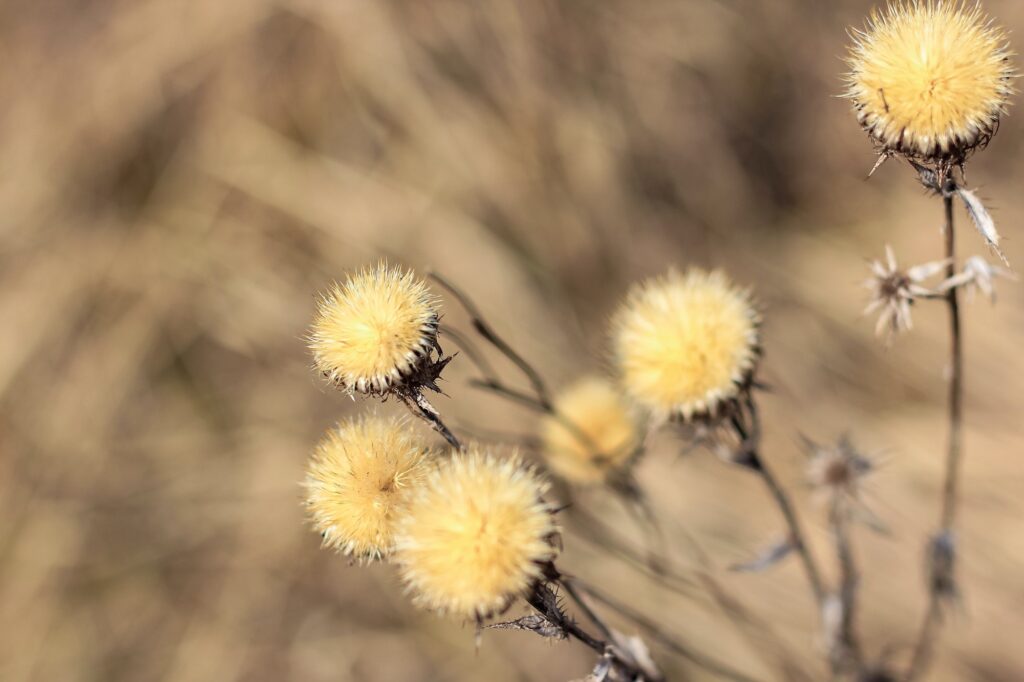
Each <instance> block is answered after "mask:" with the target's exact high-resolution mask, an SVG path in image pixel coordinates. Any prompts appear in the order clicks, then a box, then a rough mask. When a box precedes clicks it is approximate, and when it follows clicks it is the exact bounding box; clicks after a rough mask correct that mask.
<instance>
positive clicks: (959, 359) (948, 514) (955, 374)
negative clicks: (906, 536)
mask: <svg viewBox="0 0 1024 682" xmlns="http://www.w3.org/2000/svg"><path fill="white" fill-rule="evenodd" d="M943 204H944V207H945V212H946V224H945V228H944V230H943V231H944V236H945V242H946V258H948V259H949V263H948V264H947V265H946V277H947V278H951V277H953V276H954V275H956V233H955V232H954V230H953V194H952V192H951V191H949V192H946V193H945V194H944V195H943ZM946 303H947V305H948V306H949V332H950V339H951V342H950V371H951V372H952V375H951V377H950V381H949V442H948V446H947V448H948V449H947V451H946V483H945V485H944V486H943V494H942V516H941V528H942V530H943V531H949V530H952V528H953V523H954V521H955V520H956V502H957V488H958V485H957V483H958V481H959V479H960V476H959V474H960V459H961V457H962V453H963V416H964V358H963V332H962V330H961V328H960V301H959V288H958V287H950V289H949V292H948V293H947V294H946Z"/></svg>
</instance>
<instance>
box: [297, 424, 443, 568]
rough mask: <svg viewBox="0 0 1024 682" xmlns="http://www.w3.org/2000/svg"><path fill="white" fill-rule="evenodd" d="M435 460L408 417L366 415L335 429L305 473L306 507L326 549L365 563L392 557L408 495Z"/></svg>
mask: <svg viewBox="0 0 1024 682" xmlns="http://www.w3.org/2000/svg"><path fill="white" fill-rule="evenodd" d="M431 460H432V457H431V456H430V453H429V452H428V450H427V448H426V447H425V446H424V445H423V444H422V443H420V442H419V440H417V439H416V437H415V434H414V433H413V432H412V430H411V429H410V428H409V424H408V422H407V420H405V419H386V418H383V417H364V418H361V419H356V420H352V421H345V422H342V423H340V424H338V425H337V426H336V427H335V428H333V429H331V430H330V431H328V432H327V434H326V435H325V436H324V438H323V440H321V441H320V443H319V444H318V445H317V446H316V449H315V450H314V452H313V457H312V459H311V461H310V463H309V467H308V469H307V472H306V481H305V488H306V508H307V510H308V511H309V515H310V516H311V517H312V520H313V525H314V526H315V527H316V529H317V531H319V532H320V533H321V534H322V535H323V538H324V545H326V546H328V547H332V548H334V549H336V550H338V551H340V552H342V553H344V554H347V555H350V556H353V557H357V558H359V559H364V560H373V559H379V558H381V557H384V556H387V555H388V554H390V552H391V549H392V546H393V544H394V524H395V519H396V518H397V515H398V513H399V510H400V508H401V506H402V504H404V502H405V498H406V496H407V495H408V493H409V492H410V491H411V490H413V489H414V488H415V487H416V486H417V485H419V484H420V483H421V482H422V481H423V480H424V479H425V478H426V477H427V475H428V474H429V473H430V471H431V470H432V468H433V466H432V464H431Z"/></svg>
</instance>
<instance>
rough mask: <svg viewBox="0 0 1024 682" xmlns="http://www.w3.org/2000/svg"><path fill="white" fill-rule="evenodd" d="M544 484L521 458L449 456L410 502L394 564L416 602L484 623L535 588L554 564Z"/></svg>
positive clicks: (553, 529) (481, 454) (551, 519)
mask: <svg viewBox="0 0 1024 682" xmlns="http://www.w3.org/2000/svg"><path fill="white" fill-rule="evenodd" d="M546 489H547V484H546V483H545V482H543V481H542V480H541V479H540V478H538V476H537V475H536V474H535V473H534V472H533V471H532V470H531V469H529V468H526V467H525V466H524V465H523V464H522V463H521V462H520V461H519V460H518V459H516V458H510V459H498V458H496V457H494V456H493V455H491V454H488V453H485V452H483V451H481V450H480V449H478V448H477V447H471V448H470V449H469V450H468V451H467V452H465V453H460V454H454V455H453V456H452V458H451V459H450V460H447V461H445V462H444V463H442V464H441V465H440V467H438V468H437V469H436V470H435V471H434V472H433V473H432V474H431V475H430V476H429V478H428V479H427V480H426V482H425V483H424V485H422V486H421V487H420V488H419V489H418V491H417V492H416V494H415V495H413V496H412V498H411V499H410V503H409V506H408V507H407V508H406V512H405V514H404V515H403V516H402V519H401V520H400V522H399V524H398V537H397V543H396V554H395V559H396V561H397V563H398V564H399V566H400V572H401V575H402V579H403V581H404V582H405V584H406V586H407V588H408V590H409V591H410V592H411V593H412V596H413V601H414V603H416V604H417V605H419V606H422V607H425V608H427V609H430V610H432V611H437V612H440V613H446V614H450V615H452V616H455V617H459V618H464V619H477V620H481V619H484V618H486V617H488V616H491V615H493V614H496V613H499V612H501V611H503V610H504V609H505V608H506V607H507V606H508V605H509V604H510V603H511V602H512V601H513V600H514V599H515V598H516V597H518V596H520V595H522V594H524V593H525V592H527V591H528V590H529V589H530V588H532V587H533V586H534V585H535V584H536V582H537V581H538V580H539V579H540V578H541V576H542V570H543V565H544V564H545V563H546V562H548V561H550V560H551V559H553V558H554V556H555V548H554V545H553V544H552V539H553V538H552V536H553V535H554V533H555V532H556V531H557V527H556V524H555V520H554V516H553V515H552V512H551V510H550V509H549V508H548V506H547V505H546V504H545V503H544V500H543V498H542V496H543V494H544V492H545V491H546Z"/></svg>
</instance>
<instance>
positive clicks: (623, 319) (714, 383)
mask: <svg viewBox="0 0 1024 682" xmlns="http://www.w3.org/2000/svg"><path fill="white" fill-rule="evenodd" d="M759 323H760V316H759V314H758V312H757V310H756V309H755V307H754V305H753V303H752V301H751V297H750V293H749V292H748V291H746V290H743V289H739V288H737V287H735V286H734V285H733V284H732V283H730V282H729V280H728V279H727V278H726V276H725V275H724V274H723V273H721V272H717V271H716V272H711V273H708V272H705V271H703V270H700V269H691V270H690V271H688V272H687V273H686V274H685V275H681V274H679V273H677V272H675V271H670V272H669V273H668V275H666V276H665V277H661V278H658V279H653V280H648V281H646V282H643V283H641V284H639V285H637V286H635V287H634V288H633V290H632V291H631V292H630V293H629V295H628V297H627V298H626V301H625V303H624V304H623V305H622V306H621V307H620V309H619V311H618V312H617V313H616V315H615V317H614V320H613V331H612V335H613V338H612V340H613V347H614V353H615V360H616V364H617V365H618V370H619V372H620V374H621V379H622V384H623V387H624V388H625V391H626V393H627V394H628V395H629V397H631V398H632V399H633V400H634V401H635V402H637V403H638V404H639V405H642V406H643V407H645V408H647V409H649V410H650V411H651V412H652V414H654V415H655V416H659V417H666V416H678V417H682V418H683V419H684V420H690V419H692V418H694V417H707V416H711V415H713V414H714V413H715V412H716V410H717V408H718V407H719V406H720V405H721V404H722V403H723V402H724V401H727V400H729V399H731V398H733V397H735V396H736V395H737V394H738V393H739V392H740V389H741V388H742V387H743V386H744V385H745V384H746V383H747V382H748V381H749V379H750V377H751V375H752V374H753V371H754V368H755V366H756V364H757V360H758V358H759V356H760V349H759V347H758V325H759Z"/></svg>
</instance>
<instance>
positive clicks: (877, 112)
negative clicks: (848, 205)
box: [846, 0, 1016, 680]
mask: <svg viewBox="0 0 1024 682" xmlns="http://www.w3.org/2000/svg"><path fill="white" fill-rule="evenodd" d="M1011 54H1012V53H1011V51H1010V49H1009V47H1008V44H1007V39H1006V34H1005V32H1004V31H1003V30H1002V29H1001V28H999V27H998V26H996V25H995V24H994V23H993V22H992V21H991V20H990V19H988V18H987V17H986V16H985V14H984V13H983V11H982V9H981V7H980V5H977V4H975V5H973V6H971V5H968V4H967V3H964V2H952V1H951V2H943V1H941V0H924V1H921V2H917V1H915V2H908V1H900V2H897V3H894V4H891V5H890V6H889V7H888V9H887V10H885V11H883V12H879V13H875V14H873V15H872V17H871V19H870V21H869V23H868V26H867V28H866V29H865V30H863V31H855V33H854V45H853V47H852V49H851V54H850V57H849V60H848V61H849V65H850V72H849V74H848V76H847V85H848V88H847V91H846V96H847V97H848V98H849V99H850V100H851V101H852V102H853V105H854V108H855V110H856V111H857V116H858V119H859V120H860V122H861V124H862V125H863V127H864V128H865V130H866V131H867V132H868V134H869V135H870V136H871V138H872V139H873V141H874V142H875V144H876V146H877V148H878V151H879V162H878V164H876V166H875V167H876V168H877V167H878V165H880V164H881V163H882V162H883V161H884V160H885V159H887V158H890V157H894V156H900V157H904V158H905V159H906V160H908V161H909V163H910V164H911V166H912V167H913V168H914V170H915V171H916V173H917V175H918V179H919V180H920V182H921V184H922V185H924V187H925V188H927V189H928V190H930V191H931V192H933V193H934V194H935V195H937V196H940V197H941V198H942V203H943V214H944V221H943V225H942V235H943V247H944V248H943V260H942V261H938V262H936V263H932V264H927V265H925V266H919V267H918V268H917V272H916V273H914V269H911V271H908V272H907V273H905V274H904V273H901V272H900V271H899V270H898V268H897V267H896V262H895V257H894V256H893V255H892V253H891V251H890V252H889V257H888V264H889V266H890V267H889V268H888V269H885V268H878V267H875V268H874V278H875V279H874V282H875V286H874V289H875V298H874V300H873V301H872V303H871V305H870V306H869V308H871V309H880V310H882V316H881V317H880V319H879V330H882V329H884V328H888V329H889V330H890V332H892V333H895V332H899V331H904V330H906V329H908V328H909V327H910V313H909V310H910V305H911V304H912V303H914V301H916V300H926V299H934V298H940V299H942V300H944V301H945V303H946V307H947V310H948V314H949V334H950V360H949V395H948V415H947V421H948V436H947V449H946V457H945V480H944V483H943V487H942V498H941V504H940V512H939V525H938V530H937V531H936V532H935V533H934V534H933V535H932V537H931V538H930V540H929V542H928V549H927V557H926V559H927V572H928V605H927V607H926V610H925V615H924V618H923V622H922V625H921V628H920V631H919V633H918V636H917V641H916V643H915V645H914V651H913V657H912V660H911V662H910V665H909V668H908V670H907V672H906V674H905V676H904V679H906V680H914V679H917V678H919V677H920V676H921V675H923V674H924V673H925V672H926V671H927V669H928V666H929V664H930V662H931V658H932V655H933V652H934V648H935V639H936V638H937V636H938V630H939V625H940V621H941V619H942V615H943V613H942V606H943V602H944V601H946V600H949V599H950V598H953V597H955V596H956V593H957V586H956V581H955V573H954V569H955V564H956V549H955V541H954V526H955V522H956V515H957V514H956V512H957V500H958V488H959V480H960V471H961V463H962V459H963V387H964V363H963V329H962V319H961V309H960V296H959V289H960V288H961V287H963V286H965V285H966V284H967V283H968V282H973V283H974V285H975V286H977V287H978V288H981V289H982V290H983V291H985V292H986V293H988V294H989V295H990V297H991V294H992V291H993V289H992V285H991V280H992V279H993V277H994V276H997V275H998V274H1006V271H1004V270H1002V269H1001V268H998V269H997V268H996V267H993V266H988V265H987V263H985V261H984V260H983V259H980V258H979V259H978V260H977V261H976V260H975V259H974V258H972V259H970V261H969V262H970V263H971V267H970V268H966V267H965V269H964V271H963V272H958V269H957V268H958V261H957V253H956V232H955V227H954V210H953V204H954V199H956V198H958V197H959V198H960V199H961V200H962V201H963V203H964V206H965V208H966V209H967V212H968V215H969V216H970V217H971V220H972V221H973V223H974V225H975V227H976V228H977V229H978V232H979V233H980V234H981V236H982V238H983V239H984V240H985V242H986V244H987V245H988V246H989V248H990V249H991V250H992V251H994V252H995V253H996V254H997V255H998V256H999V257H1000V258H1001V259H1002V260H1003V261H1004V263H1005V262H1006V258H1005V256H1003V253H1002V251H1000V248H999V242H1000V239H999V233H998V232H997V231H996V228H995V223H994V221H993V220H992V218H991V216H990V215H989V213H988V211H987V210H986V209H985V207H984V205H983V204H982V202H981V201H980V200H979V199H978V197H977V196H976V195H975V194H974V193H973V192H972V191H970V190H968V189H967V188H965V187H963V186H962V185H961V182H959V181H957V179H956V172H957V170H959V171H960V175H961V177H962V175H963V168H964V165H965V163H966V161H967V159H968V157H970V156H971V154H972V153H973V152H975V151H976V150H978V149H981V148H984V147H985V146H987V145H988V144H989V142H990V141H991V139H992V137H993V136H994V135H995V133H996V131H997V130H998V127H999V121H1000V118H1001V117H1002V115H1003V114H1004V113H1005V111H1006V108H1007V105H1008V101H1009V97H1010V95H1011V94H1012V92H1013V87H1012V81H1013V79H1014V78H1015V77H1016V72H1015V70H1014V68H1013V66H1012V65H1011V63H1010V56H1011ZM872 172H874V171H873V170H872ZM940 268H944V270H945V281H944V282H943V283H942V284H941V285H939V286H938V287H937V288H934V289H928V288H926V287H923V286H922V285H921V281H922V280H923V279H926V278H927V277H929V276H931V275H933V274H937V272H938V271H939V269H940ZM894 284H897V286H893V285H894Z"/></svg>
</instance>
